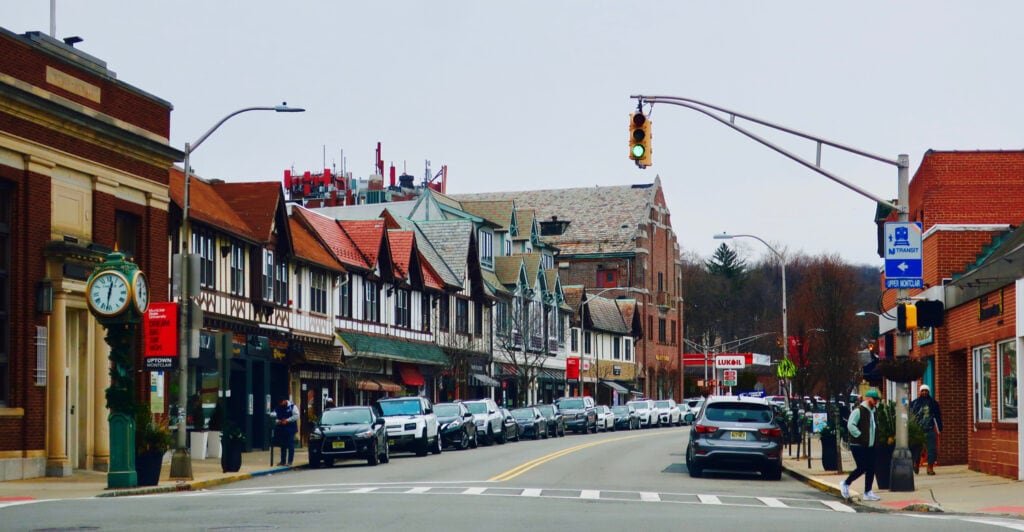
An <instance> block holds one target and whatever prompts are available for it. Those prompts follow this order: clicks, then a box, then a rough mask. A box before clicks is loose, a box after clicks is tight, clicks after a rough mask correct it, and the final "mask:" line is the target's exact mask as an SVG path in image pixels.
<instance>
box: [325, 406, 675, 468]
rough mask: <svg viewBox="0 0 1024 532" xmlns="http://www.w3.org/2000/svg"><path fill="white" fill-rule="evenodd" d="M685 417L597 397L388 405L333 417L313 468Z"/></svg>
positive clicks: (340, 411) (334, 412)
mask: <svg viewBox="0 0 1024 532" xmlns="http://www.w3.org/2000/svg"><path fill="white" fill-rule="evenodd" d="M682 422H683V415H682V414H681V412H680V410H679V407H678V406H677V405H676V403H675V401H672V400H664V401H653V400H644V401H630V402H629V403H628V404H625V405H620V406H614V407H608V406H605V405H595V404H594V399H593V398H592V397H563V398H561V399H558V400H557V401H555V403H554V404H537V405H531V406H527V407H522V408H516V409H513V410H509V409H507V408H504V407H501V406H499V405H498V404H497V403H496V402H495V401H494V400H492V399H479V400H473V401H456V402H452V403H439V404H436V405H435V404H432V403H431V402H430V400H429V399H426V398H424V397H394V398H386V399H380V400H378V401H377V403H376V404H375V405H373V406H341V407H335V408H330V409H327V410H325V411H324V412H323V414H322V415H321V416H320V420H319V422H318V423H317V424H316V425H315V426H314V427H313V428H312V431H311V433H310V437H309V464H310V466H311V467H314V468H319V467H321V466H323V465H327V466H332V465H334V462H335V461H340V460H348V459H361V460H366V462H367V463H368V464H369V465H377V464H380V463H387V462H388V461H390V457H391V453H392V452H403V451H405V452H412V453H415V454H416V455H417V456H426V455H428V454H431V453H432V454H440V453H441V452H442V450H443V449H445V448H454V449H459V450H464V449H474V448H476V447H478V446H479V445H494V444H504V443H505V442H508V441H519V440H521V439H522V438H532V439H535V440H536V439H542V438H557V437H562V436H565V432H566V429H569V430H572V431H573V432H576V433H582V434H586V433H591V432H595V433H596V432H598V431H614V430H633V429H639V428H641V427H645V426H647V427H650V426H660V425H679V424H682Z"/></svg>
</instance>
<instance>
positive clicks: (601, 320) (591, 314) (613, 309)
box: [583, 296, 630, 334]
mask: <svg viewBox="0 0 1024 532" xmlns="http://www.w3.org/2000/svg"><path fill="white" fill-rule="evenodd" d="M583 314H584V315H585V316H586V318H587V322H588V323H587V327H588V328H590V329H593V330H596V331H605V332H610V333H613V334H629V333H630V327H629V326H628V325H626V322H625V321H623V319H622V313H621V312H620V311H619V305H618V304H617V303H616V302H615V300H614V299H607V298H604V297H594V296H587V304H586V305H584V308H583Z"/></svg>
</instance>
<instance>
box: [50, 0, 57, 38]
mask: <svg viewBox="0 0 1024 532" xmlns="http://www.w3.org/2000/svg"><path fill="white" fill-rule="evenodd" d="M50 37H53V38H54V39H56V38H57V0H50Z"/></svg>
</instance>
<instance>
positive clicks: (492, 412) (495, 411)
mask: <svg viewBox="0 0 1024 532" xmlns="http://www.w3.org/2000/svg"><path fill="white" fill-rule="evenodd" d="M487 413H488V414H497V413H498V411H497V410H488V411H487Z"/></svg>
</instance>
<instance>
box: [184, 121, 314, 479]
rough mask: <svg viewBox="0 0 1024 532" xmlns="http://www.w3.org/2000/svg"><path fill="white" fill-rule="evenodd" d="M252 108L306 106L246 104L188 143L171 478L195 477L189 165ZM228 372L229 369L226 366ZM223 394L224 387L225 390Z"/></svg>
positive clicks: (185, 171) (185, 161) (186, 146)
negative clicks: (190, 434) (190, 422)
mask: <svg viewBox="0 0 1024 532" xmlns="http://www.w3.org/2000/svg"><path fill="white" fill-rule="evenodd" d="M248 111H274V112H277V113H301V112H303V111H305V109H302V108H299V107H288V104H287V103H282V104H281V105H276V106H272V107H245V108H242V109H239V110H237V111H234V112H232V113H230V114H228V115H227V116H225V117H224V118H221V119H220V120H219V121H218V122H217V123H216V124H214V125H213V127H211V128H210V129H208V130H206V133H203V134H202V136H200V137H199V138H198V139H196V141H195V142H192V143H188V142H186V143H185V160H184V165H185V169H184V172H183V173H184V182H185V184H184V188H185V190H184V197H183V201H182V203H184V205H182V213H181V237H180V240H181V242H180V243H181V267H180V268H179V284H178V286H179V291H180V293H179V297H180V301H179V304H178V437H177V448H176V449H175V450H174V454H173V455H172V456H171V471H170V478H172V479H183V480H191V479H192V460H191V458H190V457H189V454H188V441H187V434H186V429H185V426H186V419H187V416H186V414H185V412H186V410H185V405H186V404H187V402H188V359H189V357H190V356H191V353H190V351H191V349H192V342H190V341H189V338H190V336H191V329H192V327H191V323H190V321H189V320H190V319H191V316H192V312H191V309H190V308H189V304H190V303H191V298H192V295H193V294H191V293H190V290H189V282H190V280H189V271H188V270H189V266H188V262H189V261H188V256H189V253H188V244H189V239H190V238H191V235H190V232H189V226H188V224H189V210H190V209H191V205H190V202H189V183H190V178H191V175H192V167H191V165H190V164H189V159H190V158H191V155H192V152H193V151H195V150H196V149H197V148H199V146H200V145H201V144H202V143H203V142H204V141H205V140H206V139H207V137H209V136H210V135H211V134H213V132H214V131H216V130H217V128H219V127H220V126H221V125H223V124H224V122H227V121H228V120H229V119H231V118H232V117H234V116H236V115H239V114H242V113H245V112H248ZM225 371H227V368H226V367H225ZM222 393H223V390H222Z"/></svg>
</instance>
